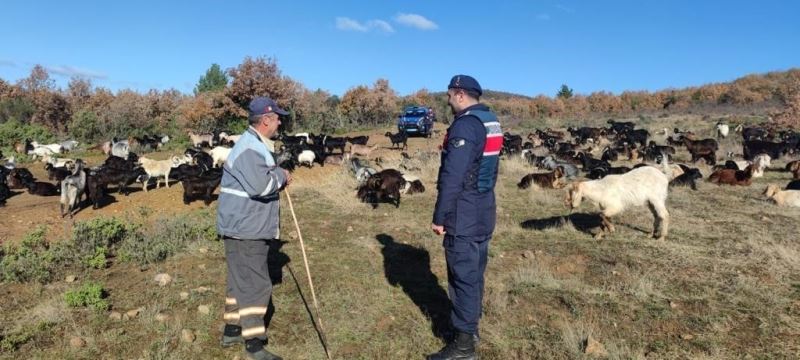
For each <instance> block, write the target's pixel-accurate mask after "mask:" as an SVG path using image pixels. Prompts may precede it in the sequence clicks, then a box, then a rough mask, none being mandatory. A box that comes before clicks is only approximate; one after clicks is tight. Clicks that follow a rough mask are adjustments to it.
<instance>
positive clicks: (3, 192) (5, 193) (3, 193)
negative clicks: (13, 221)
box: [0, 181, 11, 206]
mask: <svg viewBox="0 0 800 360" xmlns="http://www.w3.org/2000/svg"><path fill="white" fill-rule="evenodd" d="M10 197H11V189H9V188H8V184H6V183H5V181H0V206H5V205H6V200H8V198H10Z"/></svg>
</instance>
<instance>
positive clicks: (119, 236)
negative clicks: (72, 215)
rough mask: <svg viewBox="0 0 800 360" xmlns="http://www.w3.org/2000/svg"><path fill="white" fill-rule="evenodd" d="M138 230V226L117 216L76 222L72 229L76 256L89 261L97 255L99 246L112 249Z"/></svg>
mask: <svg viewBox="0 0 800 360" xmlns="http://www.w3.org/2000/svg"><path fill="white" fill-rule="evenodd" d="M135 231H137V226H135V225H130V224H127V223H125V222H123V221H122V220H120V219H117V218H115V217H110V218H107V217H98V218H94V219H92V220H88V221H82V222H78V223H75V227H74V228H73V229H72V242H73V244H74V246H75V252H76V256H77V257H78V258H79V259H81V260H83V261H87V259H88V258H92V257H95V256H97V251H98V250H97V248H105V250H107V251H108V250H111V249H113V248H114V246H115V245H117V244H118V243H120V242H121V241H122V240H124V239H125V237H126V236H127V235H128V234H130V233H132V232H135Z"/></svg>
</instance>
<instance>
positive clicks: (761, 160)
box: [753, 154, 772, 178]
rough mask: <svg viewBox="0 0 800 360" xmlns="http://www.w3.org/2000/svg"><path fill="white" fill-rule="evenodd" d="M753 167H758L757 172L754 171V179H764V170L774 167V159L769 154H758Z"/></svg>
mask: <svg viewBox="0 0 800 360" xmlns="http://www.w3.org/2000/svg"><path fill="white" fill-rule="evenodd" d="M753 165H754V166H755V167H756V170H755V171H753V177H754V178H757V177H764V169H766V168H768V167H769V166H770V165H772V158H771V157H769V155H767V154H758V155H757V156H756V157H755V158H754V159H753Z"/></svg>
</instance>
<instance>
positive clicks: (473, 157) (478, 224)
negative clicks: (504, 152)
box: [433, 104, 503, 236]
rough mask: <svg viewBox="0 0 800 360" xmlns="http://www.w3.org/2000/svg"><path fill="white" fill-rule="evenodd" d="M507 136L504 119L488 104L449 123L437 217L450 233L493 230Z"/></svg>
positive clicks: (474, 106) (461, 114) (440, 180)
mask: <svg viewBox="0 0 800 360" xmlns="http://www.w3.org/2000/svg"><path fill="white" fill-rule="evenodd" d="M502 139H503V137H502V131H501V130H500V124H499V123H498V122H497V119H496V117H495V116H494V114H492V113H491V111H490V110H489V108H488V107H487V106H486V105H483V104H476V105H473V106H470V107H468V108H466V109H464V110H463V111H461V112H460V113H458V114H456V116H455V120H454V121H453V123H452V124H451V125H450V128H448V129H447V135H446V136H445V140H444V143H443V144H442V155H441V156H442V159H441V166H440V167H439V179H438V181H437V189H438V191H439V194H438V196H437V199H436V208H435V210H434V212H433V223H434V224H436V225H443V226H444V229H445V231H446V232H447V234H448V235H452V236H482V235H491V234H492V232H493V231H494V227H495V216H496V204H495V195H494V183H495V181H496V179H497V164H498V156H499V152H500V148H501V147H502ZM479 183H480V186H479Z"/></svg>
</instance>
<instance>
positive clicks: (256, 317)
mask: <svg viewBox="0 0 800 360" xmlns="http://www.w3.org/2000/svg"><path fill="white" fill-rule="evenodd" d="M223 241H224V243H225V262H226V263H227V264H228V280H227V294H226V296H225V315H224V318H225V324H228V325H238V326H241V327H242V337H244V338H245V340H246V339H253V338H258V339H262V340H266V338H267V329H266V327H265V324H264V317H265V315H266V314H267V306H268V305H269V299H270V296H272V281H271V280H270V277H269V268H268V267H267V255H268V254H269V245H270V242H271V240H237V239H231V238H223Z"/></svg>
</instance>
